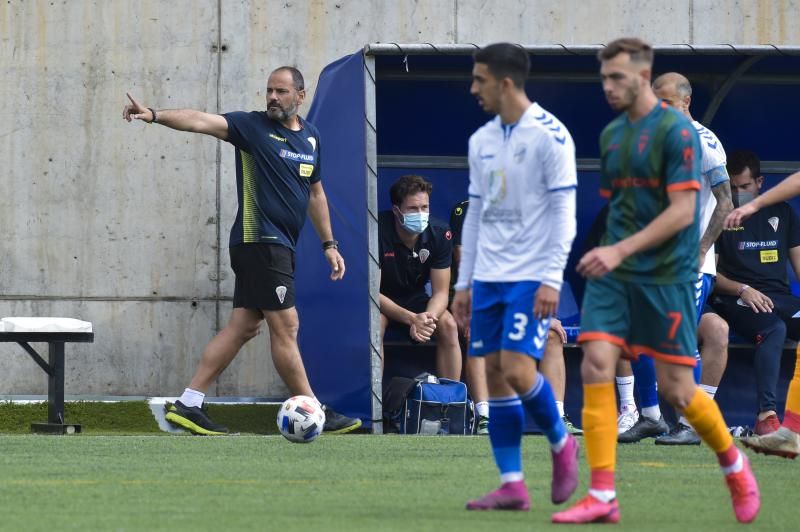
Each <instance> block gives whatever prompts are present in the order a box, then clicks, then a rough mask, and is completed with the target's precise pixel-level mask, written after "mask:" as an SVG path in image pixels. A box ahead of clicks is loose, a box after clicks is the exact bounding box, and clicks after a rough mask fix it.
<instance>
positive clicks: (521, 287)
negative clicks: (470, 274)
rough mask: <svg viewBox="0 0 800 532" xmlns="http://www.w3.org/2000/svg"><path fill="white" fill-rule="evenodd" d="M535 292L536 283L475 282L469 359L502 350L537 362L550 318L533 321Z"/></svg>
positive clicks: (545, 340)
mask: <svg viewBox="0 0 800 532" xmlns="http://www.w3.org/2000/svg"><path fill="white" fill-rule="evenodd" d="M538 288H539V283H538V282H536V281H517V282H509V283H487V282H482V281H475V282H474V283H473V285H472V322H471V324H470V343H469V354H470V356H484V355H486V354H488V353H494V352H495V351H500V350H501V349H504V350H506V351H514V352H517V353H522V354H525V355H530V356H532V357H534V358H535V359H536V360H540V359H541V358H542V354H544V347H545V345H546V344H547V332H548V331H549V330H550V318H545V319H543V320H537V319H535V318H534V317H533V300H534V297H535V296H536V290H537V289H538Z"/></svg>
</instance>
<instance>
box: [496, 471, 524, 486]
mask: <svg viewBox="0 0 800 532" xmlns="http://www.w3.org/2000/svg"><path fill="white" fill-rule="evenodd" d="M523 478H525V477H524V476H523V475H522V471H511V472H509V473H503V474H502V475H500V484H505V483H506V482H518V481H520V480H522V479H523Z"/></svg>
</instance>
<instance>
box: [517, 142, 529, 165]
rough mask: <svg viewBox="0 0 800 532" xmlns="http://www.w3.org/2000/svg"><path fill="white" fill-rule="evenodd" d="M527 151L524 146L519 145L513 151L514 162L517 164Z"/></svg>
mask: <svg viewBox="0 0 800 532" xmlns="http://www.w3.org/2000/svg"><path fill="white" fill-rule="evenodd" d="M527 152H528V149H527V148H526V147H525V146H520V147H519V148H517V150H516V151H515V152H514V162H516V163H517V164H519V163H521V162H522V160H523V159H524V158H525V154H526V153H527Z"/></svg>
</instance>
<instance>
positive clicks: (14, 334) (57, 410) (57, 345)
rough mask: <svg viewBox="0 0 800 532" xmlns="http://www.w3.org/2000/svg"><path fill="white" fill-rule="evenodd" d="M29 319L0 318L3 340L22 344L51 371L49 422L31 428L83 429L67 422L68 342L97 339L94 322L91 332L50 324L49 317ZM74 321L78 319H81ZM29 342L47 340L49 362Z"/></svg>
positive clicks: (44, 430) (56, 431)
mask: <svg viewBox="0 0 800 532" xmlns="http://www.w3.org/2000/svg"><path fill="white" fill-rule="evenodd" d="M26 319H28V320H31V321H28V322H25V323H22V324H14V322H13V321H12V320H15V318H4V319H3V320H2V321H0V342H15V343H17V344H19V345H20V346H21V347H22V348H23V349H24V350H25V351H26V352H27V353H28V354H29V355H30V356H31V358H32V359H33V361H34V362H36V364H38V365H39V367H40V368H42V369H43V370H44V372H45V373H47V422H45V423H32V424H31V431H32V432H38V433H43V434H72V433H77V432H80V431H81V426H80V425H78V424H75V423H65V422H64V344H66V343H68V342H80V343H89V342H94V332H92V331H91V324H89V327H88V331H86V330H80V329H86V327H72V329H73V330H70V327H64V326H58V325H53V322H50V323H48V322H47V320H48V319H47V318H26ZM72 321H75V322H77V320H72ZM80 323H86V322H80ZM25 325H27V326H25ZM9 329H11V330H9ZM59 329H60V330H59ZM29 342H43V343H47V346H48V353H47V354H48V357H47V358H48V360H47V361H45V359H44V358H43V357H42V356H41V355H39V353H38V352H37V351H36V350H35V349H34V348H33V347H31V345H30V343H29Z"/></svg>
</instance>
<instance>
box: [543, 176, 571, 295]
mask: <svg viewBox="0 0 800 532" xmlns="http://www.w3.org/2000/svg"><path fill="white" fill-rule="evenodd" d="M549 197H550V205H549V207H550V212H549V213H548V216H547V218H548V219H549V220H552V221H553V223H551V224H550V232H549V233H548V235H547V247H546V249H549V250H551V253H550V262H549V263H548V265H547V268H545V269H544V270H543V271H542V272H541V280H542V284H544V285H547V286H549V287H552V288H555V289H556V290H561V284H562V283H563V280H564V268H565V267H566V266H567V258H568V257H569V251H570V249H571V248H572V241H573V240H574V239H575V233H576V232H577V223H576V221H575V197H576V191H575V188H573V187H570V188H562V189H558V190H554V191H551V192H550V193H549Z"/></svg>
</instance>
